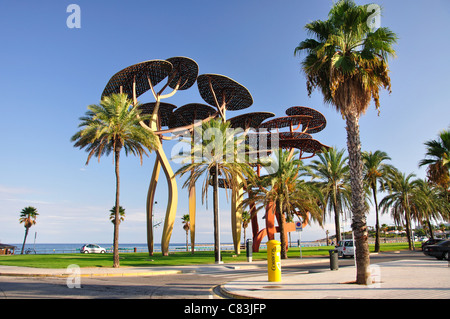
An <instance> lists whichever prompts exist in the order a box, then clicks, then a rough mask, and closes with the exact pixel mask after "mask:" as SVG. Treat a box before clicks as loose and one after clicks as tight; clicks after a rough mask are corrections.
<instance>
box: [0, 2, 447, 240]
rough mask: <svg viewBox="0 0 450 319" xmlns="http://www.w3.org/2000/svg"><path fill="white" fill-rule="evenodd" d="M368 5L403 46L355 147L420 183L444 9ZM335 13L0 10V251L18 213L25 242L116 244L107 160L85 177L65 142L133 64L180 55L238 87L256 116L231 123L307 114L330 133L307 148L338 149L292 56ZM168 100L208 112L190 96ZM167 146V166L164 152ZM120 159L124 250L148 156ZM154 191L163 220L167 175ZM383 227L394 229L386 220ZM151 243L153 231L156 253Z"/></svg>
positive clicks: (36, 5)
mask: <svg viewBox="0 0 450 319" xmlns="http://www.w3.org/2000/svg"><path fill="white" fill-rule="evenodd" d="M71 3H75V4H77V5H79V7H80V8H81V28H72V29H71V28H68V26H67V24H66V20H67V18H68V16H69V15H70V14H71V13H68V12H66V9H67V6H68V5H69V4H71ZM357 3H358V4H366V3H368V2H366V1H357ZM377 3H378V4H380V5H381V6H382V7H383V15H382V18H381V25H382V26H386V27H389V28H390V29H391V30H393V31H394V32H395V33H397V34H398V36H399V41H398V45H397V46H396V47H395V48H396V51H397V55H398V57H397V58H396V59H393V60H390V69H391V79H392V94H390V95H389V94H387V93H386V92H383V94H382V95H381V114H380V116H378V115H377V112H376V110H375V107H374V106H373V105H371V107H370V108H369V110H368V112H367V113H366V114H365V115H364V116H363V117H362V119H361V121H360V124H361V141H362V148H363V150H371V151H375V150H377V149H380V150H383V151H385V152H387V153H388V155H389V156H390V157H391V158H392V161H391V164H393V165H395V166H396V167H397V168H398V169H400V170H401V171H403V172H405V173H412V172H414V173H415V174H416V175H417V177H421V178H423V177H425V171H424V169H419V168H418V162H419V160H420V159H422V158H423V157H424V154H425V147H424V145H423V143H424V142H425V141H426V140H430V139H435V138H436V137H437V134H438V133H439V131H441V130H443V129H446V128H448V127H449V125H450V116H449V115H450V111H449V100H448V91H449V89H450V79H449V74H450V62H449V60H448V53H449V52H450V41H448V40H449V35H450V24H449V23H448V21H449V20H450V3H449V2H448V0H440V1H439V0H430V1H418V0H413V1H406V0H405V1H402V0H395V1H381V0H378V1H377ZM331 5H332V1H331V0H319V1H300V0H283V1H268V0H244V1H243V0H228V1H211V0H190V1H182V0H170V1H153V0H150V1H136V0H134V1H133V0H131V1H106V0H105V1H100V0H98V1H87V0H86V1H84V0H71V1H65V0H59V1H54V0H39V1H31V0H29V1H12V0H3V1H2V2H1V4H0V46H1V49H0V93H1V103H0V107H1V116H0V133H1V137H2V148H1V151H0V152H1V156H0V242H4V243H21V242H22V240H23V235H24V227H23V225H21V224H19V222H18V218H19V213H20V211H21V210H22V209H23V208H24V207H26V206H35V207H36V208H37V209H38V212H39V214H40V215H39V216H38V219H37V225H36V226H33V227H32V228H31V230H30V237H29V239H28V240H29V242H31V241H32V240H33V237H34V232H37V242H39V243H52V242H54V243H59V242H60V243H84V242H98V243H111V242H112V238H113V225H112V223H111V222H110V221H109V219H108V215H109V210H110V209H111V207H112V206H113V205H114V194H115V184H114V182H115V180H114V178H115V177H114V166H113V161H112V157H105V158H102V160H101V161H100V163H98V162H97V161H96V160H92V161H91V163H90V164H89V165H88V166H85V161H86V153H85V152H84V151H80V150H79V149H76V148H74V147H73V144H72V143H71V142H70V137H71V136H72V135H73V134H74V133H75V132H76V131H77V129H78V128H77V126H78V123H79V117H80V116H82V115H84V113H85V111H86V107H87V106H88V105H89V104H94V103H98V102H99V99H100V95H101V93H102V91H103V89H104V87H105V85H106V83H107V82H108V80H109V78H110V77H111V76H112V75H113V74H115V73H116V72H118V71H119V70H121V69H123V68H125V67H127V66H129V65H132V64H135V63H138V62H142V61H146V60H152V59H166V58H170V57H174V56H186V57H189V58H191V59H193V60H195V61H196V62H197V63H198V65H199V74H204V73H218V74H223V75H226V76H228V77H231V78H232V79H234V80H236V81H237V82H239V83H241V84H243V85H244V86H246V87H247V88H248V89H249V91H250V93H251V94H252V96H253V99H254V104H253V105H252V106H251V107H250V108H248V109H246V110H242V111H238V112H231V111H230V112H228V117H232V116H234V115H239V114H243V113H247V112H257V111H270V112H273V113H275V114H276V116H284V115H285V113H284V112H285V110H286V109H287V108H289V107H291V106H297V105H303V106H308V107H312V108H315V109H317V110H318V111H320V112H322V113H323V114H324V115H325V117H326V118H327V127H326V128H325V130H323V131H322V132H320V133H318V134H315V136H314V137H315V138H316V139H318V140H319V141H321V142H322V143H324V144H326V145H329V146H335V147H337V148H339V149H341V148H346V131H345V123H344V121H343V120H342V118H341V116H340V115H339V114H337V113H336V111H334V110H333V109H332V108H329V107H328V106H326V105H324V104H323V102H322V97H321V95H320V93H319V92H315V93H314V94H313V95H312V96H311V97H308V95H307V91H306V80H305V77H304V75H303V74H302V73H301V72H300V61H301V58H299V57H295V56H294V54H293V52H294V48H295V47H296V46H297V45H298V43H299V42H300V41H302V40H304V39H305V38H307V34H306V32H305V30H304V26H305V24H307V23H308V22H310V21H313V20H316V19H326V17H327V14H328V11H329V8H330V7H331ZM152 101H153V98H152V96H151V95H150V94H144V95H142V96H141V98H140V102H143V103H145V102H152ZM165 102H168V103H172V104H175V105H177V106H182V105H184V104H187V103H192V102H199V103H204V102H203V100H202V99H201V97H200V95H199V93H198V90H197V86H196V85H194V86H193V87H192V88H191V89H189V90H187V91H180V92H178V93H177V94H176V95H175V96H174V97H173V98H171V99H169V100H165ZM165 145H166V146H165V149H166V152H167V153H168V154H170V148H171V147H172V146H173V144H171V143H170V142H169V143H166V144H165ZM122 158H123V159H122V161H121V178H122V179H121V181H122V188H121V198H120V199H121V205H122V206H123V207H125V209H126V220H125V222H123V223H122V224H121V226H120V242H121V243H145V242H146V233H145V208H144V205H145V201H146V194H147V188H148V183H149V180H150V176H151V172H152V168H153V163H154V159H155V154H151V155H150V157H149V158H145V160H144V164H143V165H142V166H140V164H139V160H138V159H137V158H134V157H128V158H125V157H124V156H123V157H122ZM173 168H174V170H176V169H177V168H178V167H177V166H176V165H174V166H173ZM160 180H161V182H160V185H159V187H158V190H157V194H156V196H157V201H158V204H157V205H156V206H155V213H156V216H155V218H156V219H157V220H161V219H162V218H163V217H164V214H165V205H166V202H167V189H166V185H165V184H164V175H163V174H161V178H160ZM182 181H184V178H183V180H179V182H178V186H179V205H178V211H177V217H176V222H175V227H174V232H173V235H172V240H171V242H172V243H178V242H184V238H185V233H184V230H183V228H182V224H181V216H182V215H183V214H187V213H188V211H187V192H186V190H185V189H181V184H182ZM199 187H200V186H199ZM222 195H223V194H222ZM210 198H212V197H210ZM197 205H198V213H197V216H198V217H197V218H198V220H197V225H198V226H197V242H213V227H212V202H210V203H209V205H208V208H206V206H205V205H203V206H202V205H201V200H200V199H199V200H198V204H197ZM220 207H221V211H220V214H221V217H222V221H221V236H222V241H223V242H231V236H230V234H231V230H230V216H229V211H230V208H229V207H230V206H229V203H227V202H226V199H225V197H224V196H223V198H221V205H220ZM374 220H375V218H374V213H373V210H372V211H371V213H370V214H369V217H368V224H369V225H374ZM327 222H328V223H327V224H326V225H325V228H324V229H321V228H320V227H317V226H312V227H309V228H307V229H305V230H304V231H303V233H302V239H303V240H315V239H318V238H323V237H324V236H325V229H328V230H330V233H334V226H333V221H332V219H330V218H328V221H327ZM382 222H385V223H388V224H392V221H390V219H389V218H388V216H384V217H383V219H382ZM346 227H347V229H349V223H347V224H346ZM250 232H251V231H250V228H248V231H247V234H249V233H250ZM160 238H161V228H158V229H157V231H156V237H155V243H159V241H160ZM295 238H297V237H295Z"/></svg>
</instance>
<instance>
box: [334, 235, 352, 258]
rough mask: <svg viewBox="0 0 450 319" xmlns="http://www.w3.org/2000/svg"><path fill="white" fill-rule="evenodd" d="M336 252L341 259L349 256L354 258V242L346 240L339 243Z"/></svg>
mask: <svg viewBox="0 0 450 319" xmlns="http://www.w3.org/2000/svg"><path fill="white" fill-rule="evenodd" d="M336 250H337V253H338V256H339V257H342V258H345V257H347V256H350V257H354V256H355V245H354V243H353V240H351V239H344V240H341V241H339V243H338V245H337V246H336Z"/></svg>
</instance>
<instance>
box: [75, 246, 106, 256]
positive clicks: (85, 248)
mask: <svg viewBox="0 0 450 319" xmlns="http://www.w3.org/2000/svg"><path fill="white" fill-rule="evenodd" d="M80 252H81V253H84V254H91V253H94V254H95V253H100V254H104V253H106V249H105V248H103V247H100V246H99V245H94V244H87V245H83V247H81V249H80Z"/></svg>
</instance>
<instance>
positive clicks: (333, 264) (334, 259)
mask: <svg viewBox="0 0 450 319" xmlns="http://www.w3.org/2000/svg"><path fill="white" fill-rule="evenodd" d="M328 252H329V253H330V269H331V270H338V269H339V265H338V252H337V250H336V249H331V250H329V251H328Z"/></svg>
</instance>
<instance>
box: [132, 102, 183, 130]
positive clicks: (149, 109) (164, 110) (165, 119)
mask: <svg viewBox="0 0 450 319" xmlns="http://www.w3.org/2000/svg"><path fill="white" fill-rule="evenodd" d="M155 105H156V102H151V103H145V104H141V105H140V106H139V109H140V110H141V113H142V114H153V110H154V109H155ZM176 108H177V107H176V106H175V105H173V104H169V103H164V102H160V104H159V111H158V118H159V120H160V123H161V126H168V125H169V119H170V117H171V116H172V112H173V110H174V109H176ZM145 122H146V123H145V124H147V125H148V121H145Z"/></svg>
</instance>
